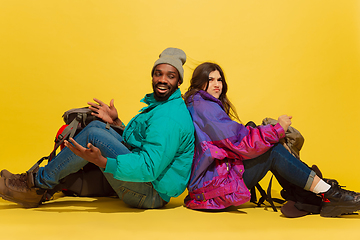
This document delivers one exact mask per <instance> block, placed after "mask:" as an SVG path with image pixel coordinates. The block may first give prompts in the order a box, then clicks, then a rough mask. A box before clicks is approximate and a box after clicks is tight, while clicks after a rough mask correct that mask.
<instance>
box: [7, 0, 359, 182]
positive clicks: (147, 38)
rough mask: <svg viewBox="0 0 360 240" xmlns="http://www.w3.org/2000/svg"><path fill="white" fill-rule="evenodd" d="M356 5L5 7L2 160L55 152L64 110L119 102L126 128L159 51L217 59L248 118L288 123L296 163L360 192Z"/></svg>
mask: <svg viewBox="0 0 360 240" xmlns="http://www.w3.org/2000/svg"><path fill="white" fill-rule="evenodd" d="M359 14H360V2H359V1H348V0H347V1H265V0H264V1H226V0H225V1H202V0H201V1H184V0H182V1H145V0H144V1H140V0H135V1H21V0H15V1H4V0H3V1H1V2H0V80H1V89H0V96H1V98H2V104H1V118H0V119H1V120H0V128H1V134H0V147H1V150H0V165H1V168H8V169H10V170H13V171H23V170H24V169H27V168H28V167H30V166H31V165H32V164H33V162H35V161H36V160H38V159H39V158H41V157H42V156H45V155H47V154H48V153H49V151H51V148H52V145H53V138H54V135H55V133H56V131H57V130H58V128H59V127H60V126H61V124H62V119H61V115H62V114H63V112H64V111H66V110H68V109H70V108H74V107H82V106H86V105H87V104H86V103H87V101H91V99H92V98H93V97H96V98H99V99H102V100H103V101H105V102H109V101H110V100H111V99H112V98H114V99H115V105H116V107H117V108H118V109H119V115H120V117H121V119H122V120H123V121H124V122H128V121H129V120H130V119H131V117H133V116H134V115H135V114H136V113H137V111H138V110H139V109H140V108H141V107H142V106H143V105H142V104H141V103H139V100H140V99H141V98H142V97H143V96H144V94H145V93H148V92H151V91H152V89H151V76H150V71H151V68H152V65H153V63H154V61H155V60H156V59H157V57H158V54H159V53H160V52H161V51H162V50H163V49H165V48H166V47H178V48H181V49H183V50H184V51H185V52H186V53H187V56H188V61H187V63H186V65H185V79H184V84H183V85H182V86H181V90H182V92H183V93H184V92H185V90H186V88H187V87H188V82H189V79H190V76H191V73H192V70H193V69H194V68H195V67H196V66H197V65H198V64H199V63H201V62H203V61H215V62H217V63H219V64H220V65H221V66H222V67H223V69H224V71H225V74H226V77H227V81H228V83H229V87H230V90H229V96H230V99H231V100H232V101H233V103H234V105H235V106H236V108H237V110H238V113H239V115H240V118H241V120H242V121H243V122H247V121H249V120H253V121H255V122H256V123H258V124H260V123H261V120H262V119H263V118H264V117H272V118H277V117H278V116H279V115H281V114H289V115H292V116H293V126H294V127H295V128H297V129H298V130H300V132H301V133H302V134H303V135H304V137H305V145H304V147H303V150H302V151H301V157H302V159H303V160H304V161H305V162H307V163H309V164H314V163H315V164H317V165H319V167H320V169H321V170H322V171H323V172H324V175H325V176H326V177H331V178H337V179H339V180H340V181H341V182H342V183H344V184H346V185H347V186H350V187H352V188H357V189H360V178H358V169H359V165H360V164H359V163H358V161H359V159H360V158H359V157H360V154H359V146H358V145H359V140H358V139H359V138H358V137H359V135H360V130H359V127H358V123H359V122H360V114H359V105H360V101H359V99H360V98H359V95H360V91H359V89H360V88H359V86H360V84H359V77H360V70H359V67H360V58H359V56H360V54H359V53H360V18H359Z"/></svg>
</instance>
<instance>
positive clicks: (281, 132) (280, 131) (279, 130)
mask: <svg viewBox="0 0 360 240" xmlns="http://www.w3.org/2000/svg"><path fill="white" fill-rule="evenodd" d="M274 128H275V131H276V132H277V133H278V135H279V138H280V139H281V138H284V137H285V131H284V129H283V128H282V126H281V125H280V123H277V124H276V125H275V126H274ZM106 167H107V166H106Z"/></svg>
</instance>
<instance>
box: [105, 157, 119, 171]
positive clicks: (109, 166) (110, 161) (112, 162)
mask: <svg viewBox="0 0 360 240" xmlns="http://www.w3.org/2000/svg"><path fill="white" fill-rule="evenodd" d="M116 169H117V161H116V159H115V158H107V163H106V167H105V171H104V172H106V173H112V174H114V173H115V172H116Z"/></svg>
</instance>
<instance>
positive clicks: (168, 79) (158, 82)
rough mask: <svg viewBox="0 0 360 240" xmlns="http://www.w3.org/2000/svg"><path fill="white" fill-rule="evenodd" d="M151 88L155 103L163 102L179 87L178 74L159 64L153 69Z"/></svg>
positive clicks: (173, 69) (167, 66)
mask: <svg viewBox="0 0 360 240" xmlns="http://www.w3.org/2000/svg"><path fill="white" fill-rule="evenodd" d="M152 86H153V90H154V97H155V99H156V101H165V100H167V99H168V98H169V97H170V96H171V94H173V93H174V92H175V91H176V89H178V87H179V86H180V82H179V73H178V71H177V70H176V68H174V67H173V66H171V65H169V64H165V63H164V64H159V65H157V66H156V67H155V69H154V74H153V79H152Z"/></svg>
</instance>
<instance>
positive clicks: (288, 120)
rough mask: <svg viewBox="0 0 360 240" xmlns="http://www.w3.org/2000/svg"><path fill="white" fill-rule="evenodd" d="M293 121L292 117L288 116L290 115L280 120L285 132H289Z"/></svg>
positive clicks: (283, 116) (281, 117) (282, 116)
mask: <svg viewBox="0 0 360 240" xmlns="http://www.w3.org/2000/svg"><path fill="white" fill-rule="evenodd" d="M291 119H292V116H288V115H281V116H280V117H279V118H278V122H279V124H280V126H281V127H282V128H283V129H284V131H285V132H286V131H287V130H288V128H289V126H290V125H291Z"/></svg>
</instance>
